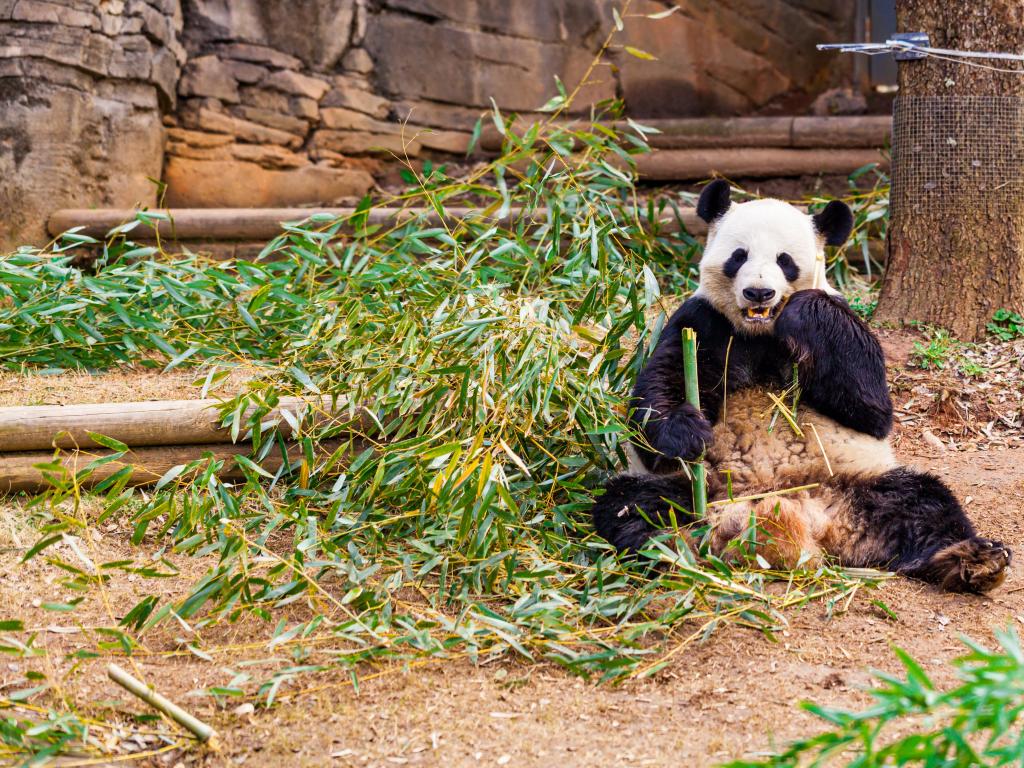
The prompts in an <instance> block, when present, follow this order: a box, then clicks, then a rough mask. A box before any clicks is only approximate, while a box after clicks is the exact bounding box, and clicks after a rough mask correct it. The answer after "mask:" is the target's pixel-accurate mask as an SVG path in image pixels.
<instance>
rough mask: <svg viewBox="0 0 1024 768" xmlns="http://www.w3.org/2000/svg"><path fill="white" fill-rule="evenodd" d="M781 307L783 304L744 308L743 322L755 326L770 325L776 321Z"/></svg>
mask: <svg viewBox="0 0 1024 768" xmlns="http://www.w3.org/2000/svg"><path fill="white" fill-rule="evenodd" d="M781 307H782V304H781V302H780V303H778V304H774V305H769V304H761V305H758V306H756V307H744V308H743V320H744V321H745V322H748V323H753V324H755V325H760V324H763V323H770V322H771V321H772V320H774V319H775V316H776V315H777V314H778V313H779V309H780V308H781Z"/></svg>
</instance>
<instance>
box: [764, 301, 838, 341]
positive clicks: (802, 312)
mask: <svg viewBox="0 0 1024 768" xmlns="http://www.w3.org/2000/svg"><path fill="white" fill-rule="evenodd" d="M837 311H838V313H839V314H840V315H842V316H844V318H845V316H846V315H847V314H848V313H849V311H848V310H846V309H845V307H844V305H843V304H842V299H840V298H838V297H836V296H832V295H831V294H828V293H826V292H825V291H823V290H821V289H819V288H808V289H806V290H803V291H797V292H796V293H794V294H793V295H792V296H790V297H789V300H788V301H787V302H786V306H784V307H783V308H782V311H781V312H780V313H779V317H778V319H777V320H776V321H775V335H776V336H777V337H778V338H779V339H782V340H783V341H790V342H796V344H797V346H798V347H799V346H802V344H801V342H805V341H812V340H813V339H815V338H821V337H822V335H823V332H825V331H826V330H828V329H829V327H830V326H832V325H834V324H835V323H836V321H837V320H838V319H839V318H838V317H837Z"/></svg>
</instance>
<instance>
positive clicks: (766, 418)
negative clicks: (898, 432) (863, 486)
mask: <svg viewBox="0 0 1024 768" xmlns="http://www.w3.org/2000/svg"><path fill="white" fill-rule="evenodd" d="M787 405H789V403H787ZM776 411H777V409H776V408H775V406H774V403H773V402H772V400H771V398H769V397H768V392H767V391H766V390H764V389H758V388H751V389H745V390H742V391H740V392H735V393H731V394H730V395H729V396H728V398H727V399H726V401H725V403H723V405H722V410H721V412H720V413H719V419H718V421H717V423H716V424H715V427H714V438H713V440H712V443H711V446H710V448H709V449H708V455H707V460H708V472H709V487H710V490H711V494H712V496H713V497H714V498H724V497H725V496H726V494H727V493H729V494H730V495H731V496H732V497H733V498H735V497H739V496H746V495H751V494H760V493H769V492H772V491H780V490H785V489H787V488H794V487H796V486H801V485H808V484H811V483H820V482H824V481H826V480H828V479H829V477H832V476H833V475H854V476H866V475H876V474H880V473H882V472H885V471H887V470H889V469H892V468H893V467H895V466H896V460H895V457H894V456H893V453H892V448H891V446H890V445H889V441H888V440H887V439H881V440H880V439H878V438H875V437H872V436H870V435H866V434H863V433H861V432H856V431H854V430H852V429H849V428H847V427H844V426H842V425H841V424H839V423H837V422H836V421H834V420H833V419H830V418H828V417H827V416H824V415H822V414H820V413H818V412H817V411H815V410H813V409H812V408H810V407H808V406H804V405H799V406H798V407H797V412H796V423H797V426H798V427H799V430H800V434H798V433H797V431H796V430H794V429H793V427H792V426H791V425H790V423H789V421H788V420H787V419H785V418H784V417H783V416H782V414H777V415H776V417H775V419H774V424H773V423H772V421H773V419H772V415H773V413H775V412H776ZM730 486H731V488H730ZM730 491H731V493H730Z"/></svg>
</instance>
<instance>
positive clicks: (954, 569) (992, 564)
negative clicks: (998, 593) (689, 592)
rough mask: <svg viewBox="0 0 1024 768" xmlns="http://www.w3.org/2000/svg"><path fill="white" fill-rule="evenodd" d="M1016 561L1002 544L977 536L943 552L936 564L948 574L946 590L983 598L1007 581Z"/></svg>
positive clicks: (938, 554) (937, 556) (943, 580)
mask: <svg viewBox="0 0 1024 768" xmlns="http://www.w3.org/2000/svg"><path fill="white" fill-rule="evenodd" d="M1012 558H1013V554H1012V552H1011V551H1010V548H1009V547H1007V546H1006V545H1005V544H1003V543H1002V542H999V541H993V540H992V539H983V538H981V537H980V536H974V537H971V538H969V539H964V540H963V541H958V542H957V543H956V544H951V545H950V546H948V547H945V548H944V549H942V550H940V551H939V552H938V553H936V555H935V557H934V559H933V562H934V563H935V565H939V566H941V567H942V570H944V571H945V573H943V574H942V580H941V584H942V587H943V588H944V589H947V590H949V591H950V592H974V593H977V594H983V593H985V592H990V591H991V590H993V589H995V588H996V587H998V586H999V585H1000V584H1002V583H1003V581H1005V580H1006V569H1007V568H1008V567H1009V565H1010V562H1011V560H1012Z"/></svg>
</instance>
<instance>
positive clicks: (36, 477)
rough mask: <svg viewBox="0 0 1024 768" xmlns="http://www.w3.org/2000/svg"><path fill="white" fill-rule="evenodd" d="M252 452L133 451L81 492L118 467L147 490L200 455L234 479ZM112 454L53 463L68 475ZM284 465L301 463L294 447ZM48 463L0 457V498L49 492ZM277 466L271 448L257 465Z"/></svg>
mask: <svg viewBox="0 0 1024 768" xmlns="http://www.w3.org/2000/svg"><path fill="white" fill-rule="evenodd" d="M342 444H343V443H342V442H341V441H326V442H324V443H321V444H320V445H319V446H318V449H319V451H320V453H321V454H322V455H326V454H327V453H329V452H331V451H334V450H336V449H337V448H338V447H339V446H340V445H342ZM251 451H252V445H250V444H248V443H239V444H236V445H232V444H230V443H215V444H209V445H166V446H154V447H148V448H137V449H135V450H132V451H129V452H127V453H126V454H125V455H124V456H123V457H121V458H120V459H117V460H115V461H108V462H106V463H105V464H101V465H100V466H99V467H96V469H95V470H93V473H92V475H91V476H90V477H89V478H88V479H86V480H84V481H83V482H82V487H83V488H91V487H93V486H95V485H97V484H98V483H101V482H103V481H104V480H106V479H107V478H109V477H110V476H111V475H113V474H114V473H116V472H118V471H120V470H121V469H123V468H124V467H131V468H132V474H131V479H130V481H129V484H130V485H133V486H141V485H152V484H153V483H155V482H156V481H157V480H159V479H160V478H161V477H163V476H164V475H165V474H167V472H168V470H170V469H171V468H173V467H176V466H179V465H181V464H187V463H189V462H190V461H193V460H195V459H198V458H200V457H201V456H203V454H211V455H212V456H213V458H214V459H216V460H218V461H223V462H225V466H224V470H223V471H222V472H221V473H220V477H221V478H222V479H225V480H232V479H238V478H241V477H243V474H242V471H241V469H240V468H239V466H238V462H237V461H235V457H237V456H247V455H248V454H249V453H250V452H251ZM112 453H113V452H112V451H109V450H106V449H97V450H72V451H68V452H66V453H62V454H61V455H60V457H59V462H60V464H61V465H63V466H64V467H65V468H67V470H68V471H69V472H72V473H74V472H78V471H80V470H82V469H84V468H85V467H86V465H87V464H88V463H89V462H90V461H93V460H94V459H98V458H102V457H105V456H110V455H111V454H112ZM288 457H289V461H298V460H299V459H300V458H301V451H300V447H299V445H298V444H297V443H292V444H290V445H289V446H288ZM53 461H54V455H53V453H52V452H47V451H27V452H17V453H0V493H11V492H16V491H29V492H36V491H39V490H42V489H45V488H46V487H48V486H49V483H48V482H47V480H46V477H45V474H44V472H43V470H40V469H37V468H36V465H39V464H50V463H52V462H53ZM282 463H283V461H282V457H281V451H280V450H279V449H278V448H277V447H276V446H275V447H274V448H273V449H271V452H270V454H269V455H268V456H267V457H266V458H265V459H264V460H263V461H261V462H260V463H259V464H260V466H261V467H262V468H263V469H265V470H266V471H268V472H276V471H277V470H278V469H280V467H281V464H282Z"/></svg>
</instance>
